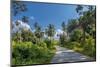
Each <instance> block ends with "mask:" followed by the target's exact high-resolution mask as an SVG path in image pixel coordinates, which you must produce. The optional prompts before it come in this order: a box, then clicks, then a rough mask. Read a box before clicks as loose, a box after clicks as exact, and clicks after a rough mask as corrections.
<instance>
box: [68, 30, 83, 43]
mask: <svg viewBox="0 0 100 67" xmlns="http://www.w3.org/2000/svg"><path fill="white" fill-rule="evenodd" d="M81 37H82V30H80V29H75V30H74V31H73V32H72V33H71V35H70V40H71V41H77V42H80V39H81Z"/></svg>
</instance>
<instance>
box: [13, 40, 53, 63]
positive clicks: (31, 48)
mask: <svg viewBox="0 0 100 67" xmlns="http://www.w3.org/2000/svg"><path fill="white" fill-rule="evenodd" d="M53 55H54V53H51V50H49V49H48V48H47V46H46V43H44V42H40V44H33V43H32V42H15V41H12V58H13V59H12V64H15V65H20V64H21V65H24V64H41V63H48V62H49V61H50V59H51V57H52V56H53Z"/></svg>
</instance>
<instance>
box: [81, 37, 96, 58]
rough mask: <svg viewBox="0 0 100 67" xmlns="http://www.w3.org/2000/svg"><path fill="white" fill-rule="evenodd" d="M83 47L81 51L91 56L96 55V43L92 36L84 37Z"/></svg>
mask: <svg viewBox="0 0 100 67" xmlns="http://www.w3.org/2000/svg"><path fill="white" fill-rule="evenodd" d="M83 48H84V51H83V53H84V54H86V55H88V56H91V57H95V56H96V44H95V40H94V39H93V38H92V37H89V38H88V39H86V42H85V44H84V46H83Z"/></svg>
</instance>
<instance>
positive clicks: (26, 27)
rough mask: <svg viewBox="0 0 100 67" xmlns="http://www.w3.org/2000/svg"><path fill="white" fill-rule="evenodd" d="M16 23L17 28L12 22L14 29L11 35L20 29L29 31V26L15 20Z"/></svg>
mask: <svg viewBox="0 0 100 67" xmlns="http://www.w3.org/2000/svg"><path fill="white" fill-rule="evenodd" d="M17 23H19V25H18V26H17V25H16V23H15V22H12V24H13V26H14V28H13V29H12V33H14V32H17V31H19V30H20V28H22V29H26V30H31V27H30V25H29V24H27V23H24V22H22V21H21V20H17Z"/></svg>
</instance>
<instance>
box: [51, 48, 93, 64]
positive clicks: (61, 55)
mask: <svg viewBox="0 0 100 67" xmlns="http://www.w3.org/2000/svg"><path fill="white" fill-rule="evenodd" d="M80 61H93V59H92V58H89V57H87V56H85V55H83V54H80V53H77V52H75V51H73V50H69V49H66V48H64V47H60V46H56V53H55V55H54V57H53V59H52V60H51V63H63V62H80Z"/></svg>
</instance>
